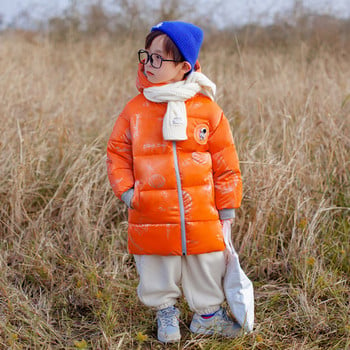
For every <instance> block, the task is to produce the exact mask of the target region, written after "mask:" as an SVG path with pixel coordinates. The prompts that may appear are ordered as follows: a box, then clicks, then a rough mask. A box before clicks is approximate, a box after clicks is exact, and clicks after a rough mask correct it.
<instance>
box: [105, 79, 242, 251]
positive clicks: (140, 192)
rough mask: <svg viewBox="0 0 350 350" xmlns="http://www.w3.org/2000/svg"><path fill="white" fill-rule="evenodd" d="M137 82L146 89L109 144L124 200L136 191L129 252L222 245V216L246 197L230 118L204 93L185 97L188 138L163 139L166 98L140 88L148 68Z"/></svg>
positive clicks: (112, 174) (114, 181) (113, 177)
mask: <svg viewBox="0 0 350 350" xmlns="http://www.w3.org/2000/svg"><path fill="white" fill-rule="evenodd" d="M138 82H139V89H140V91H141V93H140V94H139V95H137V96H136V97H135V98H133V99H132V100H131V101H129V103H128V104H127V105H126V107H125V108H124V110H123V111H122V113H121V114H120V115H119V117H118V119H117V121H116V123H115V126H114V128H113V132H112V134H111V137H110V139H109V141H108V146H107V166H108V177H109V180H110V183H111V186H112V188H113V191H114V193H115V194H116V196H117V197H118V198H120V199H124V200H125V197H130V196H132V198H131V201H130V208H129V228H128V248H129V252H130V253H131V254H140V255H147V254H156V255H187V254H188V255H190V254H202V253H209V252H213V251H222V250H224V249H225V244H224V241H223V235H222V226H221V223H220V218H221V219H224V218H225V215H227V214H228V213H230V212H234V211H233V209H234V208H238V207H239V206H240V203H241V199H242V180H241V173H240V169H239V163H238V157H237V154H236V150H235V146H234V142H233V138H232V134H231V130H230V126H229V123H228V120H227V119H226V117H225V116H224V114H223V112H222V110H221V109H220V108H219V106H218V105H217V104H216V103H215V102H213V101H212V100H210V99H209V98H208V97H207V96H205V95H203V94H201V93H199V94H197V95H195V96H194V97H193V98H191V99H189V100H187V101H186V103H185V105H186V110H187V137H188V139H187V140H185V141H165V140H164V139H163V136H162V123H163V116H164V114H165V112H166V108H167V104H166V103H155V102H150V101H148V100H147V99H146V98H145V97H144V95H143V93H142V89H143V88H144V87H148V86H151V85H150V83H149V82H148V80H147V79H146V78H145V77H144V76H143V74H141V76H140V75H139V81H138ZM123 196H124V198H123ZM125 201H126V202H128V200H125ZM219 214H220V215H219ZM228 215H229V216H230V215H231V214H228ZM220 216H221V217H220Z"/></svg>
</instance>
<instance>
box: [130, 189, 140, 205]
mask: <svg viewBox="0 0 350 350" xmlns="http://www.w3.org/2000/svg"><path fill="white" fill-rule="evenodd" d="M139 202H140V188H139V186H138V185H137V184H135V188H134V195H133V196H132V198H131V202H130V207H131V209H136V210H137V209H138V208H139Z"/></svg>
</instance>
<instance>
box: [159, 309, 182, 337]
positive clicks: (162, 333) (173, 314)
mask: <svg viewBox="0 0 350 350" xmlns="http://www.w3.org/2000/svg"><path fill="white" fill-rule="evenodd" d="M179 316H180V311H179V310H178V309H177V308H176V307H174V306H169V307H167V308H165V309H162V310H159V311H157V324H158V340H159V341H161V342H162V343H175V342H178V341H180V338H181V334H180V328H179Z"/></svg>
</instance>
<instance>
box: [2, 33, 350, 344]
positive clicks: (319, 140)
mask: <svg viewBox="0 0 350 350" xmlns="http://www.w3.org/2000/svg"><path fill="white" fill-rule="evenodd" d="M0 39H1V40H0V73H1V76H0V93H1V103H0V118H1V120H0V131H1V136H2V137H1V140H0V167H1V179H0V238H1V240H0V249H1V253H0V346H1V347H2V348H13V349H21V348H22V349H36V348H47V349H68V348H93V349H127V348H140V349H141V348H142V349H150V348H152V349H155V348H162V347H161V345H159V343H158V342H157V341H156V340H155V338H154V335H155V326H154V319H153V313H152V311H150V310H147V309H146V308H144V307H143V306H142V305H141V304H140V303H139V301H138V300H137V296H136V291H135V287H136V285H137V277H136V273H135V268H134V265H133V260H132V258H131V257H130V256H129V255H128V254H127V251H126V229H127V224H126V220H127V216H126V211H125V207H124V206H123V205H122V204H121V203H119V202H118V201H117V200H116V199H115V198H114V196H113V194H112V191H111V189H110V186H109V184H108V181H107V176H106V170H105V148H106V142H107V139H108V137H109V134H110V132H111V128H112V126H113V124H114V121H115V119H116V117H117V115H118V113H119V112H120V111H121V109H122V108H123V106H124V105H125V103H126V102H127V100H128V99H130V98H131V97H133V96H134V95H135V94H136V89H135V87H134V81H135V77H136V56H135V52H136V51H137V49H138V48H139V47H141V46H142V45H143V39H142V38H141V39H140V41H139V42H135V41H133V42H129V41H118V42H117V41H111V40H109V39H108V38H105V37H100V38H91V39H85V40H82V41H77V42H70V41H68V42H66V43H54V42H50V41H48V40H46V39H42V38H39V37H36V36H30V37H28V36H23V35H22V36H21V35H3V36H1V38H0ZM201 64H202V69H203V72H204V73H205V74H207V75H208V76H209V77H210V78H211V79H213V80H214V81H215V82H216V83H217V86H218V96H217V100H218V103H219V104H220V105H221V106H222V107H223V109H224V111H225V114H226V115H227V117H228V118H229V119H230V122H231V125H232V131H233V134H234V138H235V141H236V146H237V149H238V152H239V155H240V159H241V167H242V173H243V179H244V200H243V204H242V208H241V209H240V210H239V211H238V213H237V214H238V218H237V220H236V224H235V226H234V229H233V233H234V242H235V245H236V247H237V249H238V250H239V252H240V256H241V260H242V265H243V267H244V269H245V270H246V271H247V273H248V274H249V276H250V278H251V279H252V280H253V281H254V283H255V290H256V318H257V324H256V330H255V332H254V333H253V334H251V335H246V336H244V337H242V338H238V339H235V340H222V339H215V338H214V339H210V338H209V339H202V338H198V337H197V338H195V337H194V336H192V335H191V334H190V332H189V331H188V328H187V327H188V322H189V321H190V318H191V312H190V311H189V310H188V308H187V306H186V304H185V303H184V302H182V303H181V308H182V312H183V314H184V323H183V324H182V332H183V341H182V343H181V345H179V346H180V347H179V348H184V349H251V348H255V349H273V348H275V349H346V348H348V347H349V346H350V316H349V307H350V306H349V297H350V286H349V274H350V263H349V256H350V245H349V227H350V222H349V197H350V196H349V169H350V159H349V146H350V139H349V135H350V130H349V129H350V59H349V52H346V51H344V52H342V51H336V52H334V51H331V50H329V49H327V48H326V47H322V46H321V47H319V48H317V49H315V48H314V47H312V46H310V45H308V44H307V43H300V44H297V45H293V46H291V47H283V48H282V47H280V48H278V47H274V48H269V49H268V48H266V49H264V48H254V47H248V46H247V47H244V46H243V47H241V46H240V45H239V44H238V42H237V41H236V40H235V38H234V37H232V40H228V41H226V42H225V43H221V42H217V41H216V42H215V43H213V42H210V41H207V42H206V43H205V46H204V48H203V52H202V54H201ZM174 348H178V347H177V346H174Z"/></svg>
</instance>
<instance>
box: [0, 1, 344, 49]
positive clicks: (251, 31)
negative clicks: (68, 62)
mask: <svg viewBox="0 0 350 350" xmlns="http://www.w3.org/2000/svg"><path fill="white" fill-rule="evenodd" d="M218 4H220V2H217V1H212V2H208V3H206V4H205V5H204V6H203V5H200V4H199V3H198V1H194V0H159V1H144V0H112V1H109V2H108V3H107V1H106V0H86V1H78V0H71V1H70V3H69V6H68V7H66V8H65V10H64V11H63V12H62V13H61V14H59V15H52V16H48V17H46V18H43V19H38V18H34V17H33V14H32V11H30V10H26V9H24V10H22V11H21V12H19V14H18V15H17V16H16V17H15V18H14V19H13V21H12V23H11V24H10V25H8V26H7V27H6V26H4V25H2V26H1V22H3V20H2V19H3V16H1V10H0V27H2V28H3V30H2V32H8V31H18V30H22V31H23V32H25V33H27V34H28V33H31V34H33V33H35V34H37V33H43V34H45V35H47V36H48V37H49V38H50V39H52V40H54V41H57V42H60V41H67V40H80V39H83V38H86V37H96V36H104V37H109V38H112V39H113V38H114V39H118V40H120V39H123V38H127V39H133V38H139V37H143V36H144V34H145V33H147V32H148V30H149V28H150V27H151V26H152V25H154V24H155V23H158V22H159V21H164V20H185V21H190V22H193V23H196V24H197V25H200V26H201V27H202V28H204V30H205V33H206V35H207V37H209V38H210V39H213V40H216V39H219V38H220V42H221V43H222V42H223V41H224V40H225V39H229V40H231V39H232V35H234V36H235V37H236V38H237V39H238V40H239V41H240V43H243V44H244V45H248V46H250V45H253V46H262V47H266V46H270V45H272V46H276V45H277V46H285V45H287V46H288V45H290V44H293V42H300V41H301V40H302V41H307V42H308V43H309V44H312V45H315V46H317V47H319V46H325V45H326V46H331V47H335V48H336V49H339V48H341V49H345V51H350V18H345V19H344V18H339V17H336V16H334V15H332V14H329V15H328V14H326V15H325V14H317V13H315V12H312V11H311V10H310V9H308V8H307V7H306V6H304V3H303V1H302V0H295V1H294V4H293V6H292V7H291V8H290V9H289V10H288V11H287V12H284V13H277V14H275V15H274V18H273V20H272V21H271V20H270V21H268V23H264V18H263V16H264V14H262V15H261V16H262V18H261V21H259V20H258V21H256V20H255V21H254V22H249V23H246V24H240V25H237V24H235V23H232V21H228V20H227V19H229V18H230V14H228V13H223V12H222V11H221V13H220V9H219V7H220V6H218ZM233 8H234V7H233ZM220 16H222V20H221V19H220V18H221V17H220ZM265 16H267V14H265ZM265 22H266V21H265ZM2 24H3V23H2ZM18 28H22V29H18ZM23 28H26V29H25V30H23ZM210 42H212V41H211V40H210Z"/></svg>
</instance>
